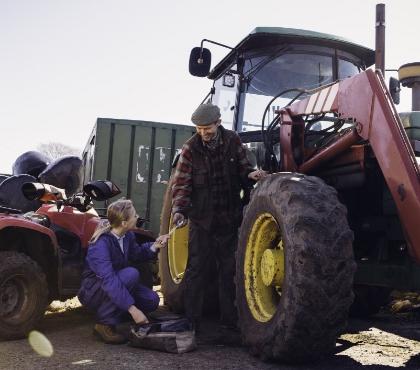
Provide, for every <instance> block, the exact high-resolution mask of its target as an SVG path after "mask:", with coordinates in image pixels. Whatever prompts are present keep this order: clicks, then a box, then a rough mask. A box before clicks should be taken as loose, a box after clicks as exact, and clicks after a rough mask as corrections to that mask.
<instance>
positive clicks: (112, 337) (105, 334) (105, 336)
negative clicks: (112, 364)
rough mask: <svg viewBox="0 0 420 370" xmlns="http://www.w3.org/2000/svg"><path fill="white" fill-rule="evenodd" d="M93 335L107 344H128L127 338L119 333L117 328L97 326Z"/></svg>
mask: <svg viewBox="0 0 420 370" xmlns="http://www.w3.org/2000/svg"><path fill="white" fill-rule="evenodd" d="M93 333H94V334H95V335H96V336H97V337H99V339H100V340H102V341H103V342H105V343H107V344H123V343H126V342H127V338H126V337H124V335H121V334H119V333H117V332H116V331H115V328H114V327H113V326H110V325H104V324H95V326H94V327H93Z"/></svg>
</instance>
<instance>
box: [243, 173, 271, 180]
mask: <svg viewBox="0 0 420 370" xmlns="http://www.w3.org/2000/svg"><path fill="white" fill-rule="evenodd" d="M266 176H268V172H266V171H264V170H256V171H252V172H250V173H249V174H248V178H249V179H251V180H254V181H258V180H261V179H263V178H264V177H266Z"/></svg>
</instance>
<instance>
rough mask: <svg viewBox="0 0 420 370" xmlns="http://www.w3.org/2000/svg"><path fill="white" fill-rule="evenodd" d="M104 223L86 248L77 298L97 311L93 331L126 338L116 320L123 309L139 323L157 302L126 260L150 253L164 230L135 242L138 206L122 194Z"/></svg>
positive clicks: (112, 339)
mask: <svg viewBox="0 0 420 370" xmlns="http://www.w3.org/2000/svg"><path fill="white" fill-rule="evenodd" d="M107 219H108V223H107V224H106V225H105V226H100V227H98V228H97V229H96V231H95V233H94V234H93V236H92V239H91V245H90V246H89V248H88V251H87V256H86V261H85V268H84V271H83V274H82V284H81V287H80V290H79V293H78V298H79V300H80V302H81V303H82V304H83V305H84V306H86V307H88V308H89V309H90V310H92V311H94V312H95V313H96V324H95V326H94V329H93V330H94V334H95V335H97V336H98V337H99V338H100V339H101V340H103V341H104V342H105V343H110V344H119V343H125V342H126V338H125V337H124V336H123V335H121V334H119V333H117V332H116V330H115V325H117V324H119V323H120V322H122V321H124V317H126V316H127V313H129V314H130V315H131V317H132V318H133V320H134V322H136V323H137V324H145V323H147V322H148V319H147V317H146V315H145V313H148V312H152V311H154V310H156V309H157V307H158V306H159V297H158V295H157V293H156V292H155V291H153V290H152V289H149V288H148V287H146V286H144V285H142V284H140V282H139V272H138V270H137V269H136V268H134V267H129V264H130V262H137V261H147V260H151V259H154V258H155V257H156V254H157V249H158V248H161V247H163V246H165V245H166V243H167V240H168V236H167V235H163V236H160V237H159V238H158V239H157V240H156V242H155V243H153V242H149V243H143V244H138V243H137V242H136V238H135V234H134V233H133V232H132V231H129V230H130V229H134V228H135V226H136V221H137V214H136V210H135V208H134V206H133V203H132V202H131V200H128V199H120V200H117V201H116V202H114V203H111V204H110V205H109V206H108V209H107Z"/></svg>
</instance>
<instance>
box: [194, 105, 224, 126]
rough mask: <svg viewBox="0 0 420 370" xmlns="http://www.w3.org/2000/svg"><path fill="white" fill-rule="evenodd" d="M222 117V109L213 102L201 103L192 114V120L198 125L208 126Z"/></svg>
mask: <svg viewBox="0 0 420 370" xmlns="http://www.w3.org/2000/svg"><path fill="white" fill-rule="evenodd" d="M219 118H220V109H219V107H218V106H217V105H213V104H211V103H206V104H201V105H199V106H198V108H197V109H196V110H195V112H194V113H193V114H192V116H191V121H192V123H194V124H195V125H197V126H207V125H210V124H212V123H214V122H216V121H217V120H218V119H219Z"/></svg>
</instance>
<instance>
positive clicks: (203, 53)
mask: <svg viewBox="0 0 420 370" xmlns="http://www.w3.org/2000/svg"><path fill="white" fill-rule="evenodd" d="M210 65H211V53H210V50H209V49H206V48H203V49H202V48H201V47H196V48H193V49H192V50H191V53H190V64H189V70H190V74H192V75H193V76H196V77H206V76H207V75H208V74H209V72H210Z"/></svg>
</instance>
